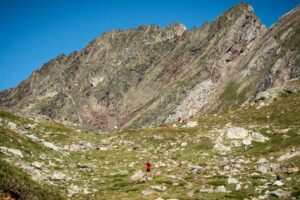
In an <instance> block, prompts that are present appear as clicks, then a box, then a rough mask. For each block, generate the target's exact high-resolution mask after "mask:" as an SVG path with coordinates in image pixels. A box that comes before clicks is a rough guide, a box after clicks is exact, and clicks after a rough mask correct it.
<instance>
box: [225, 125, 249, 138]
mask: <svg viewBox="0 0 300 200" xmlns="http://www.w3.org/2000/svg"><path fill="white" fill-rule="evenodd" d="M248 135H249V133H248V131H247V130H246V129H244V128H240V127H232V128H229V129H228V130H227V133H226V137H227V138H228V139H245V138H247V137H248Z"/></svg>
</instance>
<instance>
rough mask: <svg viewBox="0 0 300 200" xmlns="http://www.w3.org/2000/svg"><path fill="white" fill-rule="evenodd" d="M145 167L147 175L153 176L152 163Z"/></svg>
mask: <svg viewBox="0 0 300 200" xmlns="http://www.w3.org/2000/svg"><path fill="white" fill-rule="evenodd" d="M145 165H146V171H147V175H148V176H151V172H150V171H151V163H150V162H149V161H148V162H146V163H145Z"/></svg>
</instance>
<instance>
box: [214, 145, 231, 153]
mask: <svg viewBox="0 0 300 200" xmlns="http://www.w3.org/2000/svg"><path fill="white" fill-rule="evenodd" d="M214 150H216V151H219V152H221V153H226V152H230V151H231V147H228V146H225V145H223V144H221V143H217V144H215V146H214Z"/></svg>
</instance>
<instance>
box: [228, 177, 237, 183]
mask: <svg viewBox="0 0 300 200" xmlns="http://www.w3.org/2000/svg"><path fill="white" fill-rule="evenodd" d="M227 182H228V184H238V183H239V181H238V180H237V179H235V178H232V177H229V178H228V181H227Z"/></svg>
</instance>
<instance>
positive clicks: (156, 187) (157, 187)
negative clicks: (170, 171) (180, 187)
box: [151, 185, 168, 192]
mask: <svg viewBox="0 0 300 200" xmlns="http://www.w3.org/2000/svg"><path fill="white" fill-rule="evenodd" d="M151 188H153V189H155V190H158V191H161V192H163V191H166V190H167V189H168V188H167V186H165V185H153V186H151Z"/></svg>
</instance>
